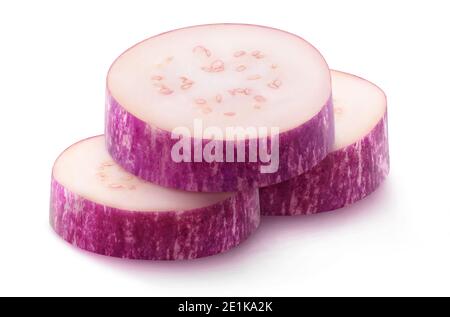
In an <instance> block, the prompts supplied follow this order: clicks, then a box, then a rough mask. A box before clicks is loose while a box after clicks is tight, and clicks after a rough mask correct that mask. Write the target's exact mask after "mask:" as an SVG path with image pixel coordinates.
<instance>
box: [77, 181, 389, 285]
mask: <svg viewBox="0 0 450 317" xmlns="http://www.w3.org/2000/svg"><path fill="white" fill-rule="evenodd" d="M394 196H395V195H394V190H393V186H392V181H390V180H389V179H388V180H386V181H385V182H384V183H383V184H382V185H381V186H380V188H378V190H377V191H375V192H374V193H373V194H371V195H370V196H368V197H366V198H365V199H363V200H361V201H359V202H357V203H355V204H353V205H351V206H348V207H345V208H342V209H338V210H335V211H332V212H327V213H321V214H316V215H311V216H294V217H277V216H269V217H263V218H262V222H261V226H260V228H259V229H258V230H257V231H256V232H255V233H254V234H253V235H252V236H251V237H250V238H249V239H247V240H246V241H244V242H243V243H242V244H241V245H239V246H238V247H236V248H233V249H232V250H229V251H228V252H225V253H223V254H219V255H214V256H210V257H206V258H201V259H195V260H189V261H140V260H128V259H119V258H113V257H107V256H102V255H98V254H94V253H90V252H87V251H83V250H79V249H77V248H76V247H73V248H74V250H77V251H76V252H79V253H80V254H82V255H83V256H86V257H88V258H90V259H92V260H93V261H96V262H100V263H103V264H105V265H107V266H109V267H112V268H113V269H114V270H117V271H120V272H121V273H124V274H130V275H135V276H137V277H139V278H140V279H142V278H144V279H146V278H151V277H152V276H154V275H155V274H157V275H158V276H160V277H161V276H165V275H167V276H170V277H174V276H177V275H179V276H186V274H188V275H194V276H195V275H200V274H202V273H206V272H214V271H234V270H239V269H242V268H244V267H245V266H246V265H247V264H250V263H252V262H254V261H255V259H257V260H258V261H260V259H261V258H262V257H261V255H266V256H270V255H271V254H273V250H272V248H274V247H277V246H276V244H277V243H276V240H277V237H280V236H281V237H282V238H283V239H284V238H286V236H295V238H296V239H297V240H298V239H299V238H300V239H301V238H302V237H305V239H306V238H307V237H310V236H311V235H317V234H320V232H322V231H326V230H331V229H335V228H336V227H339V226H346V225H347V224H349V222H351V223H353V221H358V220H364V219H365V218H369V219H370V217H377V216H382V217H384V216H385V215H386V214H387V213H389V212H390V210H392V208H391V207H392V204H393V203H395V201H394ZM274 241H275V243H274ZM299 248H302V246H301V245H300V244H299ZM299 251H301V250H299ZM261 265H264V264H263V263H261Z"/></svg>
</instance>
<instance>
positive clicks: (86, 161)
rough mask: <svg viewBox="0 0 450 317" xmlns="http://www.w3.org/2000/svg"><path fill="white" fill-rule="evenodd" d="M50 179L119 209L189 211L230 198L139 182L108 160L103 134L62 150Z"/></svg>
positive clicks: (226, 195) (76, 192) (87, 197)
mask: <svg viewBox="0 0 450 317" xmlns="http://www.w3.org/2000/svg"><path fill="white" fill-rule="evenodd" d="M53 177H54V178H55V180H56V181H58V182H59V183H60V184H61V185H63V186H64V187H65V188H67V189H68V190H70V191H72V192H73V193H75V194H78V195H80V196H82V197H84V198H86V199H89V200H91V201H93V202H96V203H98V204H103V205H106V206H109V207H113V208H118V209H123V210H133V211H174V210H175V211H176V210H189V209H195V208H202V207H206V206H209V205H212V204H214V203H217V202H219V201H222V200H224V199H226V198H228V197H230V196H231V195H232V193H193V192H184V191H180V190H176V189H169V188H165V187H161V186H158V185H155V184H152V183H148V182H145V181H143V180H140V179H139V178H137V177H136V176H134V175H132V174H130V173H128V172H126V171H125V170H124V169H122V168H121V167H120V166H118V165H117V164H116V163H115V162H114V161H113V160H112V159H111V157H110V156H109V154H108V152H107V151H106V148H105V138H104V136H103V135H102V136H97V137H92V138H89V139H86V140H83V141H80V142H78V143H75V144H74V145H72V146H71V147H69V148H68V149H66V150H65V151H64V152H63V153H62V154H61V155H60V157H59V158H58V159H57V160H56V162H55V166H54V168H53Z"/></svg>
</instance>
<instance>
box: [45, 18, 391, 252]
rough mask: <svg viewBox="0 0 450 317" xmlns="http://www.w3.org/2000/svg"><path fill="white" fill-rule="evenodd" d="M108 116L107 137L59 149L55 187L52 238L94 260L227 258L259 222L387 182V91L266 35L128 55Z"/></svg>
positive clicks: (114, 73)
mask: <svg viewBox="0 0 450 317" xmlns="http://www.w3.org/2000/svg"><path fill="white" fill-rule="evenodd" d="M105 111H106V113H105V118H106V122H105V134H104V135H99V136H94V137H91V138H88V139H85V140H82V141H79V142H77V143H75V144H73V145H71V146H70V147H69V148H67V149H66V150H65V151H64V152H63V153H62V154H61V155H60V156H59V157H58V158H57V160H56V162H55V164H54V167H53V171H52V180H51V203H50V222H51V225H52V227H53V228H54V230H55V231H56V233H57V234H58V235H59V236H61V237H62V238H63V239H64V240H66V241H68V242H69V243H71V244H73V245H76V246H77V247H79V248H81V249H84V250H88V251H91V252H95V253H98V254H103V255H109V256H114V257H121V258H130V259H144V260H182V259H195V258H199V257H205V256H210V255H214V254H218V253H222V252H225V251H227V250H229V249H231V248H233V247H236V246H238V245H239V244H240V243H241V242H243V241H244V240H246V239H247V238H248V237H249V236H250V235H251V234H252V233H254V232H255V230H256V229H257V228H258V225H259V223H260V219H261V216H267V215H270V216H297V215H298V216H300V215H310V214H315V213H319V212H325V211H331V210H335V209H338V208H341V207H344V206H347V205H349V204H352V203H354V202H356V201H358V200H361V199H363V198H364V197H366V196H367V195H369V194H370V193H372V192H373V191H374V190H375V189H377V187H378V186H379V185H380V183H381V182H382V181H383V180H384V179H385V178H386V176H387V174H388V172H389V153H388V135H387V111H386V96H385V94H384V93H383V91H382V90H381V89H380V88H378V87H377V86H375V85H374V84H372V83H371V82H369V81H366V80H364V79H362V78H359V77H357V76H354V75H350V74H347V73H343V72H340V71H334V70H330V69H329V68H328V65H327V63H326V62H325V60H324V58H323V57H322V55H321V54H320V53H319V52H318V51H317V50H316V49H315V48H314V47H313V46H312V45H311V44H309V43H308V42H306V41H305V40H304V39H302V38H300V37H298V36H296V35H294V34H291V33H288V32H285V31H281V30H278V29H273V28H269V27H263V26H256V25H246V24H212V25H200V26H194V27H187V28H183V29H178V30H175V31H170V32H167V33H163V34H160V35H157V36H154V37H151V38H149V39H147V40H144V41H142V42H140V43H138V44H136V45H134V46H133V47H131V48H129V49H128V50H127V51H125V52H124V53H123V54H122V55H120V56H119V57H118V58H117V59H116V60H115V61H114V63H113V64H112V66H111V68H110V69H109V72H108V75H107V83H106V109H105ZM265 221H270V217H267V219H265Z"/></svg>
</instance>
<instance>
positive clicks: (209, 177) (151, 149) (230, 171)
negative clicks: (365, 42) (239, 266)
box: [105, 89, 334, 192]
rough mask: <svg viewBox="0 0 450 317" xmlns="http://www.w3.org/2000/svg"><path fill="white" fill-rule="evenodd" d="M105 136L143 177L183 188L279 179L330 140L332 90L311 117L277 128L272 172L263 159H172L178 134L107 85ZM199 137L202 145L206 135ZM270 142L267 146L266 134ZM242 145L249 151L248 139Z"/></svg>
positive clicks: (296, 171) (311, 161) (241, 186)
mask: <svg viewBox="0 0 450 317" xmlns="http://www.w3.org/2000/svg"><path fill="white" fill-rule="evenodd" d="M105 136H106V146H107V149H108V152H109V154H110V155H111V157H112V158H113V159H114V160H115V161H116V162H117V163H118V164H119V165H120V166H122V167H123V168H124V169H125V170H127V171H128V172H129V173H131V174H133V175H136V176H138V177H140V178H142V179H144V180H146V181H149V182H152V183H155V184H158V185H161V186H164V187H171V188H177V189H182V190H186V191H195V192H234V191H240V190H246V189H248V188H256V187H262V186H268V185H271V184H276V183H280V182H282V181H285V180H288V179H290V178H292V177H294V176H297V175H300V174H302V173H304V172H306V171H308V170H310V169H311V168H313V167H314V166H315V165H317V164H318V163H319V162H320V161H322V160H323V159H324V158H325V157H326V155H327V154H328V153H329V152H330V151H331V150H332V147H333V143H334V115H333V104H332V98H331V96H330V98H329V100H328V101H327V102H326V104H325V105H324V106H323V108H322V109H321V111H320V112H319V113H318V114H316V115H315V116H314V117H312V118H311V119H310V120H308V121H307V122H305V123H304V124H302V125H300V126H298V127H296V128H293V129H291V130H288V131H285V132H281V133H280V134H279V168H278V170H277V171H276V172H274V173H261V171H260V167H261V166H263V165H266V163H262V162H254V163H253V162H236V160H235V161H234V162H204V161H203V162H193V159H192V160H191V162H174V161H173V160H172V158H171V149H172V147H173V145H174V144H175V143H176V142H177V141H178V140H176V139H175V140H174V139H172V138H171V132H170V131H166V130H162V129H159V128H157V127H154V126H151V125H149V124H147V123H146V122H144V121H142V120H140V119H139V118H137V117H135V116H134V115H133V114H131V113H129V112H128V111H127V110H126V109H125V108H124V107H122V106H121V105H120V104H119V103H118V102H117V101H116V100H115V99H114V97H113V96H112V95H111V94H110V93H109V91H108V89H107V90H106V125H105ZM194 142H195V139H194V138H192V142H191V144H193V143H194ZM201 142H202V144H203V146H204V145H205V144H207V143H208V142H209V140H201ZM268 144H269V146H268V148H269V149H270V144H271V140H270V139H269V140H268ZM235 146H236V145H235ZM244 146H245V149H246V153H249V151H248V146H249V142H248V140H247V141H246V142H245V145H244ZM224 148H225V146H224ZM193 155H194V154H193V153H192V156H193ZM235 155H236V153H235Z"/></svg>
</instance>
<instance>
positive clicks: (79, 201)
mask: <svg viewBox="0 0 450 317" xmlns="http://www.w3.org/2000/svg"><path fill="white" fill-rule="evenodd" d="M259 222H260V210H259V199H258V190H257V189H252V190H248V191H245V192H239V193H236V194H234V195H232V196H231V197H229V198H227V199H225V200H223V201H220V202H218V203H215V204H213V205H211V206H207V207H203V208H198V209H192V210H185V211H162V212H161V211H158V212H152V211H148V212H147V211H144V212H142V211H128V210H121V209H116V208H112V207H108V206H105V205H102V204H99V203H96V202H93V201H90V200H88V199H85V198H83V197H81V196H79V195H77V194H75V193H73V192H71V191H70V190H68V189H67V188H65V187H64V186H62V185H61V184H60V183H59V182H58V181H56V180H55V179H54V178H52V182H51V201H50V224H51V226H52V227H53V229H54V230H55V232H56V233H57V234H58V235H59V236H61V237H62V238H63V239H64V240H66V241H67V242H69V243H71V244H73V245H75V246H77V247H79V248H81V249H84V250H87V251H90V252H94V253H98V254H102V255H107V256H113V257H119V258H127V259H141V260H187V259H195V258H201V257H206V256H210V255H214V254H218V253H222V252H225V251H227V250H229V249H231V248H233V247H235V246H237V245H239V244H240V243H241V242H243V241H244V240H246V239H247V238H248V237H249V236H250V235H251V234H252V233H253V232H254V231H255V230H256V229H257V228H258V225H259Z"/></svg>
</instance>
